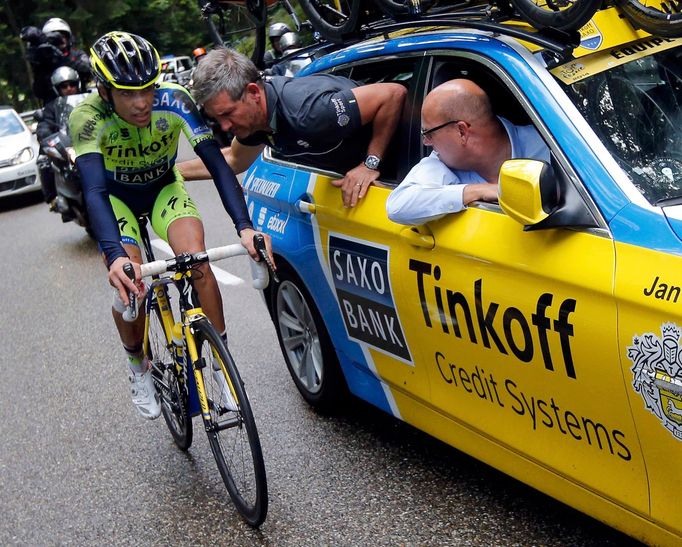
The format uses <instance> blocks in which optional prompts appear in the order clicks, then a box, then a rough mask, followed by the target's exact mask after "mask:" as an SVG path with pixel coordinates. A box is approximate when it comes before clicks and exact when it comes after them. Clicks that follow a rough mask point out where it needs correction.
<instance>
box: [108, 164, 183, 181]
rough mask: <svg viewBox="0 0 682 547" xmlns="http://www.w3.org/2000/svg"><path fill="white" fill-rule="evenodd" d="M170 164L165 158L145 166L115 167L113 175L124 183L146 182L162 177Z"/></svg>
mask: <svg viewBox="0 0 682 547" xmlns="http://www.w3.org/2000/svg"><path fill="white" fill-rule="evenodd" d="M169 169H170V165H169V163H168V160H167V159H165V158H164V159H163V160H162V161H160V162H158V163H155V164H154V165H149V166H146V167H121V166H118V167H116V171H115V173H114V177H115V179H116V180H117V181H118V182H122V183H124V184H147V183H150V182H154V181H157V180H158V179H160V178H161V177H163V176H164V175H165V174H166V173H167V172H168V170H169Z"/></svg>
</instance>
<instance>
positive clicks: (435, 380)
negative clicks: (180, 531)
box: [243, 10, 682, 545]
mask: <svg viewBox="0 0 682 547" xmlns="http://www.w3.org/2000/svg"><path fill="white" fill-rule="evenodd" d="M581 37H582V42H581V44H580V46H579V47H577V48H576V49H574V50H573V51H572V52H569V53H568V54H567V53H566V51H562V50H561V48H558V47H553V46H552V43H550V42H549V41H548V42H547V43H546V44H545V43H538V41H533V40H525V39H522V38H519V37H518V36H517V35H514V37H511V36H510V35H508V34H507V33H505V32H504V31H503V30H502V31H499V32H488V31H484V30H474V29H466V28H440V29H422V30H415V31H407V32H401V33H399V35H395V36H392V37H385V38H382V39H374V40H370V41H367V42H364V43H360V44H358V45H355V46H352V47H349V48H346V49H342V50H340V51H338V52H335V53H331V54H329V55H327V56H325V57H322V58H321V59H319V60H317V61H316V62H315V63H313V64H312V65H310V66H309V67H308V68H307V69H306V70H305V73H312V72H320V71H322V72H331V73H334V74H342V75H346V76H349V77H351V78H353V79H354V80H357V81H359V82H362V83H369V82H378V81H384V82H387V81H390V82H400V83H402V84H403V85H404V86H405V87H406V88H407V90H408V101H407V105H406V107H405V110H404V113H403V117H402V119H401V121H400V124H399V128H398V131H397V134H396V135H395V138H394V139H393V142H392V144H391V147H390V151H389V153H388V157H386V158H385V159H384V167H383V169H382V178H381V182H382V184H381V186H374V187H372V188H371V189H370V191H369V192H368V194H367V196H366V197H365V198H364V199H363V200H362V202H361V203H360V204H359V205H358V206H357V207H355V208H353V209H348V208H344V207H343V204H342V201H341V193H340V191H339V190H338V188H336V187H333V186H332V185H331V184H330V180H332V179H333V178H337V175H335V174H333V173H329V172H326V171H323V170H321V169H318V168H316V167H315V166H314V165H312V164H304V163H300V162H299V163H292V162H291V161H289V160H287V159H284V158H278V157H277V156H276V154H275V153H274V152H273V151H272V150H270V149H266V151H265V153H264V154H263V156H262V157H261V159H260V160H259V161H258V162H257V163H256V164H255V165H254V166H253V167H252V168H251V170H250V171H249V172H248V173H247V175H246V176H245V178H244V182H243V184H244V189H245V192H246V194H247V201H248V205H249V208H250V212H251V215H252V218H253V220H254V224H255V225H256V227H257V228H258V229H261V230H264V231H266V232H268V233H269V234H270V235H271V236H272V238H273V244H274V248H275V251H276V260H277V264H278V267H279V274H280V277H281V280H280V283H278V284H276V285H272V286H271V287H270V288H269V289H268V291H267V292H266V294H265V297H266V298H265V300H266V302H267V305H268V307H269V310H270V313H271V316H272V319H273V322H274V324H275V327H276V330H277V332H278V336H279V339H280V343H281V347H282V351H283V353H284V356H285V359H286V362H287V364H288V367H289V369H290V372H291V375H292V378H293V380H294V382H295V384H296V386H297V387H298V389H299V391H300V392H301V394H302V395H303V397H304V398H305V399H306V400H307V401H308V402H309V403H310V404H312V405H314V406H320V407H325V406H329V405H332V404H334V401H335V400H336V397H337V396H338V395H339V393H341V392H342V391H343V388H344V387H345V386H347V388H348V389H349V390H350V392H352V393H353V394H354V395H356V396H358V397H360V398H362V399H364V400H366V401H369V402H370V403H372V404H373V405H376V406H377V407H379V408H381V409H383V410H384V411H386V412H388V413H390V414H392V415H393V416H395V417H397V418H400V419H402V420H404V421H406V422H408V423H410V424H412V425H414V426H415V427H417V428H419V429H421V430H423V431H426V432H428V433H430V434H431V435H433V436H435V437H437V438H439V439H442V440H443V441H445V442H447V443H449V444H451V445H452V446H454V447H457V448H459V449H461V450H463V451H465V452H467V453H469V454H471V455H473V456H474V457H476V458H478V459H480V460H482V461H484V462H486V463H488V464H490V465H492V466H494V467H496V468H498V469H500V470H502V471H504V472H505V473H508V474H509V475H511V476H513V477H516V478H518V479H520V480H522V481H524V482H526V483H527V484H529V485H532V486H533V487H535V488H537V489H539V490H541V491H543V492H546V493H547V494H549V495H551V496H553V497H555V498H557V499H559V500H561V501H563V502H565V503H567V504H569V505H571V506H573V507H575V508H577V509H579V510H581V511H583V512H585V513H587V514H590V515H592V516H594V517H596V518H598V519H600V520H602V521H604V522H606V523H608V524H610V525H611V526H613V527H615V528H618V529H620V530H623V531H624V532H626V533H628V534H630V535H632V536H634V537H636V538H638V539H640V540H643V541H645V542H647V543H653V544H678V545H679V544H680V543H681V542H682V503H680V501H679V493H680V488H681V487H682V466H681V465H680V464H679V460H680V459H682V347H681V346H680V339H681V335H682V274H681V273H680V272H682V146H681V145H682V111H681V110H680V104H681V102H682V64H681V62H680V61H681V59H682V40H679V39H663V38H657V37H652V36H649V35H647V34H644V33H642V32H641V31H635V30H633V29H632V28H631V27H629V25H628V24H627V23H626V22H625V21H624V20H622V19H620V18H619V17H618V16H617V14H614V13H613V10H604V11H600V12H599V13H598V14H597V15H596V16H595V18H594V19H593V20H592V22H591V23H589V24H588V25H587V26H586V27H584V28H583V29H582V31H581ZM455 77H466V78H469V79H472V80H474V81H475V82H477V83H478V84H479V85H480V86H481V87H483V89H485V90H486V92H487V93H488V95H489V96H490V97H491V100H492V103H493V108H494V109H495V111H496V113H497V114H498V115H502V116H504V117H506V118H508V119H509V120H511V121H512V122H514V123H517V124H534V125H535V127H536V128H537V130H538V131H539V133H540V134H541V135H542V137H543V139H544V140H545V141H546V143H547V145H548V147H549V148H550V150H551V164H541V163H540V164H539V163H535V162H532V161H523V160H516V161H513V162H508V163H507V164H505V166H504V168H503V171H502V173H501V175H500V186H499V193H500V204H499V205H498V204H484V203H478V204H474V205H473V206H470V207H469V208H467V209H466V210H464V211H463V212H461V213H458V214H453V215H450V216H448V217H445V218H442V219H440V220H438V221H435V222H431V223H428V224H426V225H422V226H414V227H409V226H401V225H398V224H395V223H393V222H391V221H390V220H389V219H388V217H387V215H386V209H385V203H386V198H387V197H388V195H389V193H390V192H391V189H392V187H394V186H395V185H396V184H398V183H399V182H400V180H401V178H402V177H403V176H404V175H405V174H406V173H407V171H408V170H409V169H410V167H411V166H412V165H414V164H415V163H416V162H417V161H418V160H419V159H420V158H421V157H423V156H424V155H425V154H427V153H428V150H427V149H426V148H424V146H423V144H422V141H421V138H420V134H419V129H420V116H419V113H420V109H421V104H422V101H423V98H424V95H425V94H426V93H427V92H428V91H429V90H430V89H431V88H433V87H434V86H435V85H437V84H439V83H441V82H443V81H446V80H449V79H451V78H455Z"/></svg>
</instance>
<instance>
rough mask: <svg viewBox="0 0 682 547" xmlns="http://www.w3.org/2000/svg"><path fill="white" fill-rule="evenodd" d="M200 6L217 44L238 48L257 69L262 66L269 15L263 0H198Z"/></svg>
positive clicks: (212, 38) (212, 37) (209, 30)
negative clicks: (240, 2) (235, 0)
mask: <svg viewBox="0 0 682 547" xmlns="http://www.w3.org/2000/svg"><path fill="white" fill-rule="evenodd" d="M199 6H200V8H201V9H202V13H203V15H204V17H205V18H206V24H207V25H208V33H209V35H210V37H211V40H213V43H214V44H215V45H216V46H225V47H230V48H233V49H236V50H237V51H239V52H240V53H243V54H244V55H246V56H247V57H249V58H250V59H251V60H252V61H253V63H254V64H255V65H256V66H257V67H258V68H263V55H264V54H265V21H266V18H267V6H266V4H265V1H264V0H253V1H247V2H245V3H243V4H236V3H232V2H219V1H216V0H212V1H208V0H199Z"/></svg>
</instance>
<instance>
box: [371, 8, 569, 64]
mask: <svg viewBox="0 0 682 547" xmlns="http://www.w3.org/2000/svg"><path fill="white" fill-rule="evenodd" d="M455 13H456V16H454V17H449V16H446V17H444V16H441V15H440V14H438V15H425V16H423V17H420V18H418V19H406V20H401V21H398V22H395V21H387V20H386V19H380V20H379V21H375V22H373V23H369V24H367V25H366V28H365V30H364V31H361V33H362V35H363V37H365V38H369V37H372V36H378V35H382V34H383V35H384V36H385V37H388V36H387V34H388V33H389V32H392V31H395V30H400V29H405V28H423V27H457V28H471V29H477V30H485V31H490V32H493V33H496V34H501V35H504V36H511V37H512V38H518V39H520V40H524V41H526V42H530V43H532V44H536V45H538V46H540V47H543V48H545V49H548V50H550V51H552V52H554V53H557V54H558V55H560V56H561V57H563V58H565V57H569V56H571V54H572V52H573V50H574V49H575V48H576V47H578V45H580V34H579V33H578V32H574V33H567V32H564V31H561V30H558V29H551V28H550V29H545V30H542V31H530V30H526V29H523V28H518V27H515V26H511V25H504V24H502V22H503V21H506V20H509V19H510V18H509V16H508V15H507V14H505V13H502V12H500V13H495V12H492V11H491V10H490V8H489V7H487V8H483V9H478V10H462V11H457V12H455Z"/></svg>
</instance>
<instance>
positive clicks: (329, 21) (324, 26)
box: [299, 0, 361, 43]
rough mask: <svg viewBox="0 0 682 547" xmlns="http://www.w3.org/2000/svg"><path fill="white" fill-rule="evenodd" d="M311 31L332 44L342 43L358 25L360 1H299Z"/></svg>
mask: <svg viewBox="0 0 682 547" xmlns="http://www.w3.org/2000/svg"><path fill="white" fill-rule="evenodd" d="M299 3H300V4H301V8H303V11H304V12H305V14H306V15H307V16H308V19H309V20H310V24H312V26H313V29H315V30H316V31H318V32H319V33H320V34H321V35H322V36H323V37H324V38H326V39H327V40H330V41H332V42H339V43H341V42H343V38H344V36H345V35H347V34H350V33H351V32H353V31H354V30H355V28H356V27H357V25H358V18H359V16H360V4H361V0H299Z"/></svg>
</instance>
